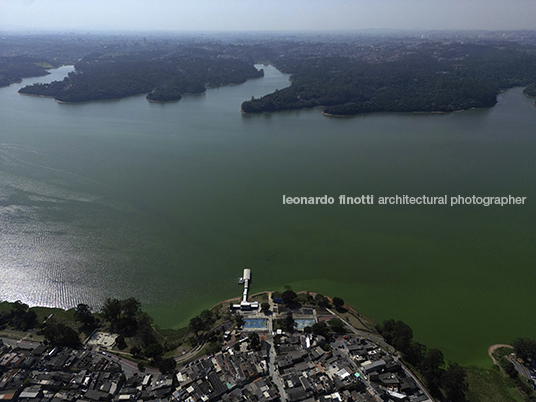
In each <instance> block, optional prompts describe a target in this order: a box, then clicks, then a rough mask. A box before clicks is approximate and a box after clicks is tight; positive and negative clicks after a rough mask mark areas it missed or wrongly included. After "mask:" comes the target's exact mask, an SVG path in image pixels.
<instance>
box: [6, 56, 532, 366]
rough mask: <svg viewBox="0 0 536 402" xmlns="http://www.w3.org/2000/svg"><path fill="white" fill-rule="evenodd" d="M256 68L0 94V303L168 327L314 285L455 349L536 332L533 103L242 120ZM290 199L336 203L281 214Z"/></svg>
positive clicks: (464, 352) (452, 354) (271, 74)
mask: <svg viewBox="0 0 536 402" xmlns="http://www.w3.org/2000/svg"><path fill="white" fill-rule="evenodd" d="M260 67H263V68H264V69H265V72H266V75H265V77H264V78H261V79H256V80H250V81H248V82H247V83H245V84H242V85H237V86H231V87H223V88H218V89H209V90H207V92H206V93H205V94H202V95H195V96H194V95H191V96H185V97H184V98H183V99H182V100H180V101H179V102H176V103H166V104H156V103H150V102H148V101H147V100H145V97H144V96H136V97H131V98H127V99H121V100H112V101H104V102H92V103H85V104H75V105H71V104H58V103H56V102H54V101H53V100H51V99H45V98H38V97H29V96H22V95H19V94H17V90H18V89H19V88H20V87H21V86H23V85H27V84H30V83H33V82H44V81H51V80H53V79H61V78H62V77H63V76H65V74H66V73H67V72H68V71H70V70H71V69H72V67H62V68H60V69H58V70H55V71H53V74H52V75H51V76H47V77H40V78H32V79H27V80H24V82H23V83H22V84H16V85H12V86H10V87H7V88H1V89H0V121H1V122H2V123H1V128H0V218H1V223H0V266H1V267H2V270H1V272H0V279H1V282H2V286H1V288H0V299H4V300H10V301H14V300H18V299H20V300H22V301H23V302H25V303H28V304H30V305H45V306H59V307H64V308H67V307H72V306H75V305H76V304H77V303H81V302H84V303H87V304H89V305H91V306H93V307H94V308H98V307H99V305H100V303H102V301H103V300H104V299H105V298H106V297H118V298H122V297H130V296H134V297H137V298H139V299H140V300H141V301H142V303H143V305H144V309H146V310H147V311H148V312H149V313H150V314H151V315H153V316H154V317H155V318H156V321H157V323H158V324H160V325H162V326H175V327H177V326H183V325H186V324H187V323H188V321H189V319H190V318H191V317H192V316H194V315H196V314H197V313H199V312H200V311H201V310H203V309H205V308H209V307H211V306H212V305H213V304H214V303H216V302H217V301H219V300H223V299H226V298H229V297H234V296H240V295H241V291H242V289H241V287H240V286H239V285H237V278H238V277H239V276H241V274H242V270H243V269H244V267H249V268H250V269H251V270H252V275H253V283H252V287H251V291H252V292H257V291H261V290H269V289H272V290H280V289H282V288H283V286H284V285H291V286H292V287H293V289H294V290H295V291H299V290H311V291H316V292H320V293H324V294H327V295H330V296H339V297H342V298H343V299H344V300H345V302H346V303H348V304H351V305H352V306H353V307H355V308H356V309H357V310H358V311H360V312H362V313H363V314H365V315H367V316H369V317H371V318H373V319H375V320H378V321H381V320H383V319H388V318H394V319H396V320H403V321H405V322H407V323H408V324H410V326H411V327H412V328H413V330H414V334H415V338H416V340H418V341H420V342H422V343H425V344H427V345H428V346H429V347H437V348H440V349H441V350H442V351H443V352H444V353H445V355H446V359H447V360H456V361H458V362H460V363H474V364H480V365H489V364H491V363H490V361H488V358H487V357H486V351H487V348H488V346H489V345H491V344H493V343H502V342H510V341H512V340H513V339H514V338H516V337H533V338H535V337H536V322H535V321H534V319H533V318H534V313H533V309H534V290H535V286H536V270H535V262H534V261H536V258H535V257H536V253H535V251H536V247H535V244H536V231H535V230H534V225H535V223H536V219H535V218H536V210H535V208H534V200H535V199H536V194H535V193H536V190H535V188H536V187H535V185H534V184H535V177H534V175H535V172H536V158H535V155H536V109H535V108H534V100H533V99H532V100H531V99H528V98H526V97H525V96H523V95H522V92H521V88H513V89H510V90H508V91H505V92H504V93H502V94H500V95H499V97H498V104H497V105H496V106H495V107H493V108H491V109H486V110H470V111H465V112H458V113H450V114H416V113H406V114H403V113H400V114H395V113H393V114H370V115H362V116H357V117H352V118H330V117H326V116H323V115H322V114H321V110H320V109H311V110H302V111H292V112H282V113H276V114H262V115H243V114H241V113H240V104H241V103H242V101H244V100H247V99H250V98H251V96H255V97H259V96H261V95H263V94H267V93H269V92H272V91H274V90H275V89H276V88H283V87H285V86H287V85H289V83H288V76H287V75H284V74H281V73H280V72H278V71H277V70H275V69H274V68H273V67H270V66H259V68H260ZM283 195H286V196H292V197H302V196H303V197H305V196H307V197H312V196H314V197H316V196H324V195H327V196H331V197H334V198H335V200H336V202H335V203H334V204H333V205H283V202H282V200H283V198H282V197H283ZM339 195H346V196H352V197H358V196H362V195H373V196H374V197H375V200H377V199H378V197H384V196H395V195H399V196H403V195H409V196H422V195H426V196H445V195H447V196H448V197H449V198H450V197H453V196H458V195H462V196H467V197H471V196H473V195H475V196H508V195H512V196H516V197H527V199H526V201H525V203H524V204H523V205H507V206H502V207H501V206H497V205H491V206H488V207H485V206H482V205H458V206H450V205H378V204H377V203H375V204H374V205H363V204H361V205H339V204H338V196H339Z"/></svg>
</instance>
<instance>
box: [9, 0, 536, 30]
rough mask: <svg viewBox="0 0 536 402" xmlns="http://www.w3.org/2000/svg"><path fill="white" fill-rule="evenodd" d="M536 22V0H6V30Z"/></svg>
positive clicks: (450, 26)
mask: <svg viewBox="0 0 536 402" xmlns="http://www.w3.org/2000/svg"><path fill="white" fill-rule="evenodd" d="M336 29H345V30H346V29H397V30H408V29H419V30H434V29H436V30H520V29H536V1H534V0H485V1H484V0H328V1H326V0H308V1H305V0H290V1H288V0H285V1H282V0H196V1H192V0H153V1H149V0H128V1H127V0H108V1H105V0H83V1H82V0H0V30H2V31H43V30H45V31H66V30H87V31H104V30H106V31H110V30H112V31H282V30H283V31H289V30H297V31H304V30H306V31H311V30H312V31H318V30H336Z"/></svg>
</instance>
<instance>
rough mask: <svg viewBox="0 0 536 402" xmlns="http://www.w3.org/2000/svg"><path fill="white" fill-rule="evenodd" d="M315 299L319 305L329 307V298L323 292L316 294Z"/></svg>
mask: <svg viewBox="0 0 536 402" xmlns="http://www.w3.org/2000/svg"><path fill="white" fill-rule="evenodd" d="M315 301H316V304H318V307H329V300H328V299H327V297H325V296H323V295H321V294H317V295H316V296H315Z"/></svg>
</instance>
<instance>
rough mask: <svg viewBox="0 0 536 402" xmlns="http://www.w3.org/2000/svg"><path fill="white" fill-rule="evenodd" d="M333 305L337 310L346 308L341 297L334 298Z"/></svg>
mask: <svg viewBox="0 0 536 402" xmlns="http://www.w3.org/2000/svg"><path fill="white" fill-rule="evenodd" d="M333 305H334V306H335V308H336V309H337V310H339V309H341V308H342V307H343V306H344V300H343V299H341V298H340V297H334V298H333Z"/></svg>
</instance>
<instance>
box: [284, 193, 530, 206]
mask: <svg viewBox="0 0 536 402" xmlns="http://www.w3.org/2000/svg"><path fill="white" fill-rule="evenodd" d="M526 199H527V197H514V196H512V195H508V196H500V197H498V196H497V197H489V196H488V197H479V196H476V195H473V196H470V197H466V196H462V195H456V196H451V197H449V196H447V195H443V196H440V197H432V196H427V195H421V196H417V197H411V196H409V195H394V196H391V197H377V198H376V199H375V197H374V195H360V196H357V197H351V196H347V195H339V196H338V197H329V196H327V195H324V196H320V197H291V196H287V195H283V204H285V205H291V204H293V205H332V204H338V205H374V204H378V205H450V206H451V207H452V206H455V205H482V206H484V207H489V206H490V205H500V206H501V207H503V206H505V205H523V204H525V200H526ZM335 201H338V202H337V203H336V202H335Z"/></svg>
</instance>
